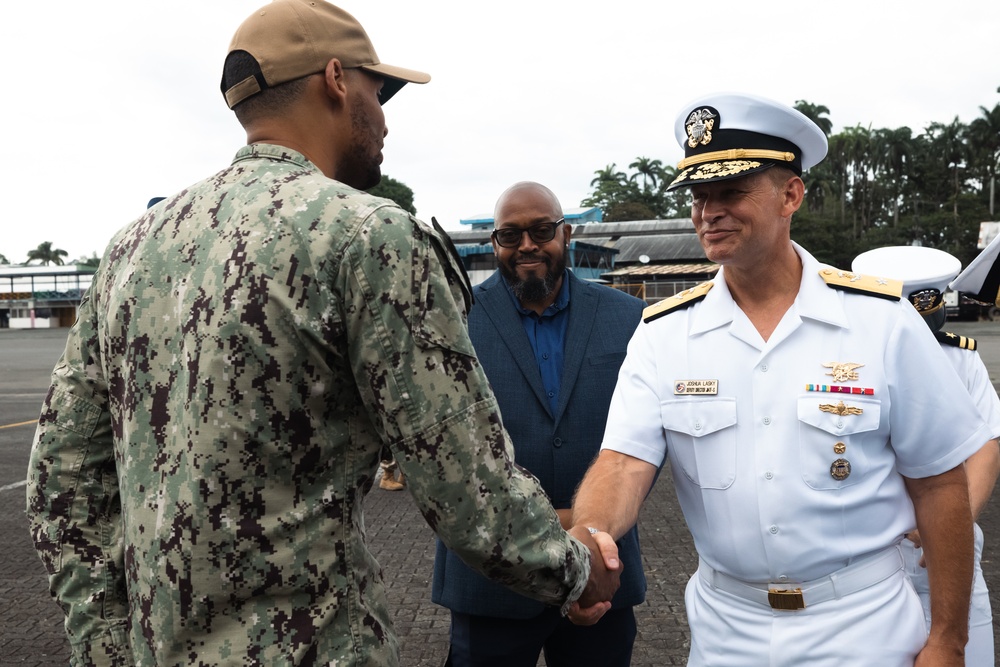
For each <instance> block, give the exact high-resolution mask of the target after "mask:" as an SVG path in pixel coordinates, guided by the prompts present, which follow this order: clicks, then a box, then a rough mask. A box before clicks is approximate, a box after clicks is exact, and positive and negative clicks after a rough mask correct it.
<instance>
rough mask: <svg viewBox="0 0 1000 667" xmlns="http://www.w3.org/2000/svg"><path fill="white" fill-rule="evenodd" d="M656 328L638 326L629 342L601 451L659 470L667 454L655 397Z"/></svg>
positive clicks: (658, 384) (658, 400) (657, 402)
mask: <svg viewBox="0 0 1000 667" xmlns="http://www.w3.org/2000/svg"><path fill="white" fill-rule="evenodd" d="M655 329H656V327H654V326H652V325H650V324H646V323H643V324H640V325H639V328H638V329H636V332H635V334H633V336H632V340H631V341H629V345H628V353H627V354H626V356H625V362H624V363H623V364H622V367H621V370H620V371H619V372H618V384H617V385H615V392H614V394H613V395H612V397H611V407H610V410H609V412H608V423H607V426H606V427H605V430H604V441H603V443H602V444H601V449H610V450H613V451H616V452H621V453H622V454H628V455H629V456H633V457H635V458H637V459H641V460H643V461H646V462H647V463H650V464H652V465H654V466H657V467H659V466H660V465H661V464H662V463H663V460H664V458H665V456H666V453H667V443H666V439H665V438H664V433H663V425H662V422H661V419H660V397H659V396H658V395H657V387H658V386H660V383H659V382H658V381H657V365H656V361H657V360H656V353H655V348H654V346H653V338H654V337H655V334H653V333H651V332H652V331H655Z"/></svg>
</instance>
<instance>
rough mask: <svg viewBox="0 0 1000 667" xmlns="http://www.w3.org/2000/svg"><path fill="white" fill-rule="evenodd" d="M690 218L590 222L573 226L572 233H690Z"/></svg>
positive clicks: (611, 234)
mask: <svg viewBox="0 0 1000 667" xmlns="http://www.w3.org/2000/svg"><path fill="white" fill-rule="evenodd" d="M692 229H693V228H692V226H691V220H690V218H669V219H667V220H633V221H631V222H590V223H587V224H583V225H574V226H573V235H574V236H576V235H580V236H590V235H594V234H596V235H599V236H617V235H619V234H630V235H636V234H669V233H674V234H676V233H685V232H686V233H691V231H692Z"/></svg>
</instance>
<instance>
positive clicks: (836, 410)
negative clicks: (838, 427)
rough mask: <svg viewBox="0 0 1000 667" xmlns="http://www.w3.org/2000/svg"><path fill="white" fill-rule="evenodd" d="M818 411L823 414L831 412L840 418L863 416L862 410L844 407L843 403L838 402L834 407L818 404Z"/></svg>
mask: <svg viewBox="0 0 1000 667" xmlns="http://www.w3.org/2000/svg"><path fill="white" fill-rule="evenodd" d="M819 409H820V410H822V411H823V412H832V413H833V414H835V415H840V416H841V417H843V416H845V415H860V414H864V412H865V411H864V410H863V409H861V408H852V407H851V406H849V405H845V404H844V402H843V401H840V402H839V403H837V404H836V405H833V404H832V403H820V404H819Z"/></svg>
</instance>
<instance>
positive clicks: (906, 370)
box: [885, 303, 992, 478]
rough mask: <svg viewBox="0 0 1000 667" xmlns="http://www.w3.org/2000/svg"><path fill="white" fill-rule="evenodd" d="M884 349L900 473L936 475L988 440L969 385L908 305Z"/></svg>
mask: <svg viewBox="0 0 1000 667" xmlns="http://www.w3.org/2000/svg"><path fill="white" fill-rule="evenodd" d="M901 311H902V312H901V316H900V318H899V321H898V322H897V324H896V328H895V330H894V331H893V334H892V336H891V337H890V340H889V344H888V346H887V347H886V360H885V368H886V374H887V379H888V382H889V395H890V401H891V406H892V407H891V410H890V420H891V423H890V433H891V434H892V436H891V438H892V448H893V450H895V452H896V461H897V466H898V469H899V472H900V473H901V474H902V475H904V476H906V477H913V478H921V477H930V476H932V475H937V474H940V473H943V472H946V471H948V470H951V469H952V468H954V467H955V466H957V465H959V464H960V463H962V462H963V461H965V460H966V459H967V458H969V457H970V456H972V455H973V454H974V453H976V452H977V451H979V448H980V447H982V445H983V443H984V442H986V441H987V440H989V439H990V438H991V437H992V436H991V435H990V429H989V428H988V427H987V426H986V424H985V422H983V420H982V418H981V417H980V416H979V411H978V410H977V409H976V406H975V404H974V403H973V401H972V399H971V397H970V396H969V392H968V390H967V389H966V387H965V383H964V382H962V380H961V379H960V378H959V377H958V374H957V373H955V370H954V368H953V366H952V364H951V362H950V361H948V359H947V358H946V357H945V354H944V352H943V351H942V350H941V346H940V344H939V343H938V342H937V340H936V339H935V338H934V336H933V334H931V332H930V330H929V329H928V328H927V325H926V324H925V323H924V322H923V320H922V319H921V318H920V315H919V314H917V311H916V310H914V309H913V307H912V306H910V305H909V304H908V303H903V304H901Z"/></svg>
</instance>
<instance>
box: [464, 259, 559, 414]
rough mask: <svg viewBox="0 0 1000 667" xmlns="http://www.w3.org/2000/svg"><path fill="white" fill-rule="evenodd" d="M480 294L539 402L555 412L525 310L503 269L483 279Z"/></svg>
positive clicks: (491, 318)
mask: <svg viewBox="0 0 1000 667" xmlns="http://www.w3.org/2000/svg"><path fill="white" fill-rule="evenodd" d="M479 298H480V299H482V306H483V310H484V311H485V312H486V316H487V317H488V318H489V320H490V322H491V323H492V324H493V326H494V328H496V331H497V335H498V336H499V337H500V340H501V341H503V343H504V345H506V347H507V349H508V350H509V351H510V356H511V357H513V360H514V363H515V364H516V365H517V367H518V369H519V370H520V371H521V374H522V375H523V376H524V379H525V380H526V381H527V382H528V386H530V387H531V390H532V391H534V392H535V396H536V397H537V398H538V401H539V403H541V404H542V407H544V408H545V411H546V412H548V413H549V415H550V416H551V415H552V409H551V408H550V407H549V399H548V397H547V396H546V395H545V387H543V386H542V376H541V374H540V373H539V372H538V363H537V362H536V361H535V352H534V350H532V349H531V343H529V342H528V335H527V334H526V333H524V325H522V324H521V314H520V313H519V312H517V309H516V308H515V307H514V300H513V299H511V298H510V294H509V293H508V292H507V287H506V285H504V283H503V280H502V279H501V278H500V274H499V273H494V274H493V275H492V276H491V277H490V278H488V279H487V280H486V282H484V283H483V290H482V292H481V294H480V295H479Z"/></svg>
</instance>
